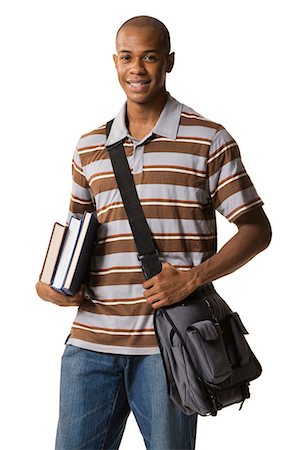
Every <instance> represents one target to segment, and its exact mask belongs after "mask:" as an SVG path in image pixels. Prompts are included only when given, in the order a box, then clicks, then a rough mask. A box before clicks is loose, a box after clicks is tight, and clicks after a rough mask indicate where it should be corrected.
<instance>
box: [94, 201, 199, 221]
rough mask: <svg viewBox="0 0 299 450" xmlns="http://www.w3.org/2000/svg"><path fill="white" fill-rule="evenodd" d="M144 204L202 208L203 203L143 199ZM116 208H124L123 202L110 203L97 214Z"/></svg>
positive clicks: (142, 203)
mask: <svg viewBox="0 0 299 450" xmlns="http://www.w3.org/2000/svg"><path fill="white" fill-rule="evenodd" d="M140 203H141V205H142V206H157V205H162V206H184V207H188V208H200V209H202V205H199V204H198V203H184V202H167V201H165V202H163V201H156V202H154V201H141V202H140ZM116 208H123V203H120V204H119V205H110V206H107V208H105V209H103V210H102V211H99V212H98V213H97V216H98V217H99V216H101V215H102V214H105V213H106V212H107V211H109V210H111V209H116Z"/></svg>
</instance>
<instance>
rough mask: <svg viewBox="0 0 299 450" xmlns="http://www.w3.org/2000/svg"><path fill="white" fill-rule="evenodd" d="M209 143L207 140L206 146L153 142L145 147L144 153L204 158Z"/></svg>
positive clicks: (190, 143)
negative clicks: (185, 154)
mask: <svg viewBox="0 0 299 450" xmlns="http://www.w3.org/2000/svg"><path fill="white" fill-rule="evenodd" d="M182 139H184V138H182ZM190 139H191V138H190ZM210 143H211V141H208V140H207V143H206V144H201V143H194V142H176V141H171V142H168V141H155V140H153V141H151V142H149V143H148V144H147V145H146V146H145V149H144V153H154V152H159V153H160V152H171V153H188V154H190V155H197V156H204V157H206V156H207V154H208V150H209V147H210Z"/></svg>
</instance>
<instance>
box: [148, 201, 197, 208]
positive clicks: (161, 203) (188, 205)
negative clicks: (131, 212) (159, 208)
mask: <svg viewBox="0 0 299 450" xmlns="http://www.w3.org/2000/svg"><path fill="white" fill-rule="evenodd" d="M141 205H144V206H147V205H150V206H152V205H165V206H187V207H190V208H192V207H197V208H202V206H201V205H199V204H198V203H191V202H190V203H184V202H167V201H165V202H163V201H157V202H153V201H150V200H149V201H142V202H141Z"/></svg>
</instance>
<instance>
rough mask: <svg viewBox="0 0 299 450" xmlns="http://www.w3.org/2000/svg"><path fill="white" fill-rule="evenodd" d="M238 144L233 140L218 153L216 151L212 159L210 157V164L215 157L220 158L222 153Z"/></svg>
mask: <svg viewBox="0 0 299 450" xmlns="http://www.w3.org/2000/svg"><path fill="white" fill-rule="evenodd" d="M236 145H237V144H236V142H233V143H232V144H229V145H226V146H225V147H224V148H223V149H222V150H220V151H219V152H218V153H216V155H214V156H212V157H211V158H210V159H208V164H209V163H210V162H212V161H214V159H216V158H218V156H219V155H221V154H222V153H224V152H226V150H228V149H230V148H232V147H235V146H236Z"/></svg>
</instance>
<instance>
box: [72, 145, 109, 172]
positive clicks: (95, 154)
mask: <svg viewBox="0 0 299 450" xmlns="http://www.w3.org/2000/svg"><path fill="white" fill-rule="evenodd" d="M97 147H99V146H97ZM101 147H102V146H101ZM80 150H81V149H79V156H80V161H81V164H82V167H85V166H87V165H88V164H91V163H93V162H95V161H101V160H106V159H109V155H108V152H107V150H106V148H105V147H104V148H98V149H97V150H94V151H92V152H86V153H80Z"/></svg>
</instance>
